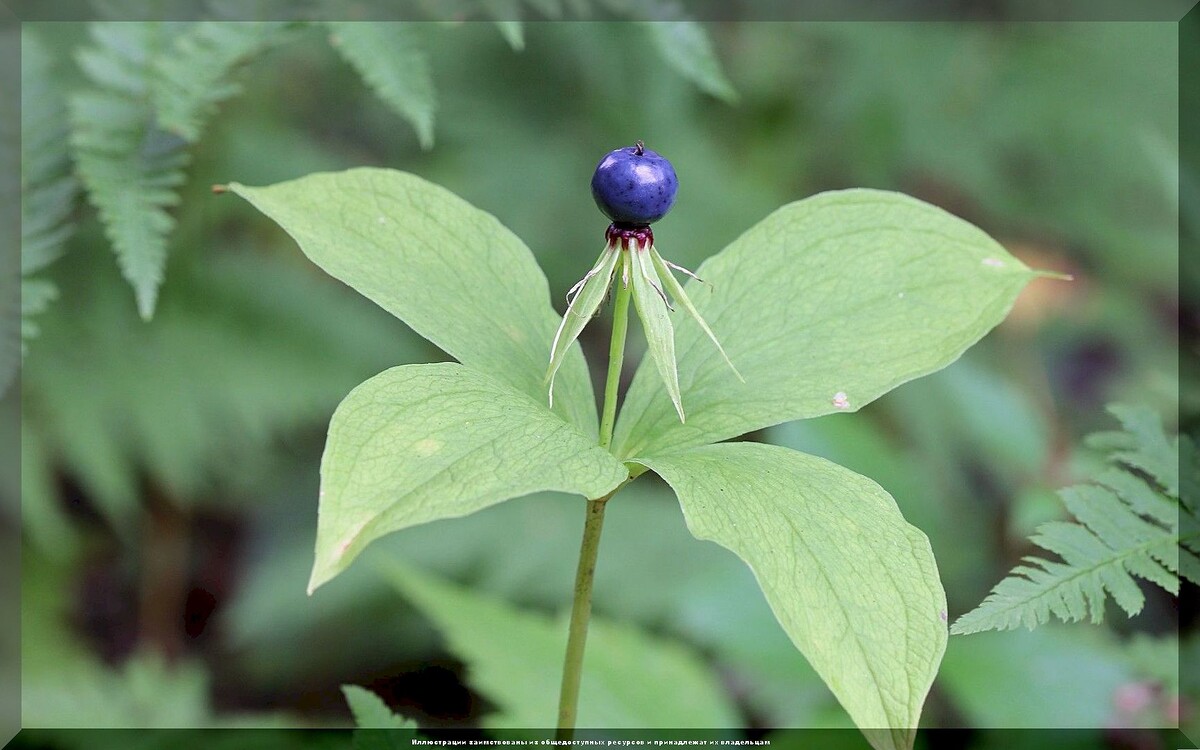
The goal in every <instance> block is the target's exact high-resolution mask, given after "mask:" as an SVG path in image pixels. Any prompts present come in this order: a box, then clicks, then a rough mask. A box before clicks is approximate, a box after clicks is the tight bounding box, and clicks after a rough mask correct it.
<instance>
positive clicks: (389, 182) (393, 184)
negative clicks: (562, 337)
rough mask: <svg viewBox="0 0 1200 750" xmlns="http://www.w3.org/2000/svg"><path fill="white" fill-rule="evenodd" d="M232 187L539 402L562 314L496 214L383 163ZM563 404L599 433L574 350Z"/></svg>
mask: <svg viewBox="0 0 1200 750" xmlns="http://www.w3.org/2000/svg"><path fill="white" fill-rule="evenodd" d="M230 189H231V190H233V191H234V192H236V193H238V194H239V195H242V196H243V197H244V198H246V199H247V200H249V201H250V202H251V203H252V204H254V206H255V207H256V208H258V209H259V210H260V211H262V212H263V213H265V214H266V215H267V216H269V217H270V218H272V219H273V220H275V221H276V222H277V223H278V224H280V225H281V226H282V227H283V228H284V229H285V230H287V232H288V234H290V235H291V236H292V237H293V238H294V239H295V240H296V241H297V242H298V243H299V244H300V248H301V249H302V250H303V251H304V252H305V253H306V254H307V255H308V257H309V258H310V259H312V261H313V262H314V263H316V264H317V265H319V266H321V268H323V269H325V271H326V272H328V273H329V274H330V275H332V276H334V277H335V278H337V279H339V280H341V281H343V282H344V283H346V284H349V285H350V286H352V287H354V288H355V289H357V290H358V291H359V292H360V293H361V294H363V295H365V296H366V297H367V298H369V299H371V300H372V301H374V302H375V303H377V304H379V305H380V306H381V307H383V308H384V309H385V310H387V311H388V312H390V313H392V314H393V315H395V316H397V317H399V318H400V319H402V320H403V321H404V322H405V323H407V324H408V325H410V326H411V327H412V328H413V329H414V330H415V331H416V332H417V333H419V334H421V335H422V336H425V337H426V338H428V339H429V340H430V341H432V342H433V343H434V344H437V345H438V346H440V347H441V348H442V349H445V350H446V351H447V352H449V353H450V354H451V355H452V356H454V357H455V358H457V359H458V360H459V361H460V362H462V363H463V364H465V365H468V366H470V367H474V368H476V369H478V370H480V371H481V372H486V373H488V374H489V375H492V376H493V377H496V378H498V379H499V380H501V381H503V382H505V383H508V384H509V385H511V386H513V387H514V388H516V389H517V390H519V391H521V392H522V393H525V394H528V395H530V396H531V397H534V398H536V399H538V400H539V401H541V400H543V399H544V398H545V390H544V386H543V382H542V376H543V374H544V373H545V367H546V363H547V362H549V361H550V342H551V339H552V338H553V337H554V331H555V330H556V329H557V327H558V323H559V318H558V315H557V314H555V312H554V309H553V308H552V307H551V306H550V303H549V290H548V288H547V284H546V277H545V276H544V275H543V274H542V271H541V269H540V268H538V265H537V262H536V261H535V260H534V258H533V254H532V253H530V252H529V249H528V248H527V247H525V245H524V243H522V242H521V240H520V239H518V238H517V237H516V235H514V234H513V233H512V232H510V231H508V230H507V229H505V228H504V227H503V226H502V225H501V224H500V223H499V222H498V221H496V219H495V218H494V217H492V216H491V215H490V214H487V213H484V212H483V211H480V210H478V209H476V208H475V207H473V206H471V205H470V204H468V203H466V202H465V201H463V200H462V199H461V198H458V197H457V196H455V195H454V194H453V193H450V192H449V191H448V190H445V189H444V188H441V187H438V186H436V185H434V184H432V183H429V182H426V181H425V180H422V179H421V178H419V177H416V176H414V175H410V174H405V173H403V172H396V171H392V170H386V169H365V168H364V169H353V170H350V171H347V172H341V173H327V174H314V175H309V176H308V177H302V178H300V179H298V180H292V181H289V182H282V183H279V184H277V185H273V186H271V187H265V188H250V187H245V186H243V185H238V184H232V185H230ZM573 349H574V351H572V352H571V353H570V354H568V355H567V359H566V361H565V362H564V363H563V366H562V369H561V370H560V371H559V373H558V380H557V381H556V388H555V392H556V394H557V395H558V397H557V398H556V399H555V401H554V410H555V412H556V413H558V414H562V415H564V416H565V417H566V418H568V419H569V420H570V421H571V422H572V424H574V425H576V426H577V427H579V428H580V429H582V430H583V431H584V433H585V434H587V435H594V434H596V432H597V423H596V422H597V420H596V405H595V400H594V396H593V394H592V383H591V380H590V379H589V377H588V374H587V366H586V364H585V363H584V360H583V356H582V351H581V350H579V349H578V347H573Z"/></svg>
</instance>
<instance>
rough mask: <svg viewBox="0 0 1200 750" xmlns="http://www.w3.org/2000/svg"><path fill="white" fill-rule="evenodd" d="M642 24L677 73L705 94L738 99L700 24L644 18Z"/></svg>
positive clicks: (730, 102) (732, 100) (731, 100)
mask: <svg viewBox="0 0 1200 750" xmlns="http://www.w3.org/2000/svg"><path fill="white" fill-rule="evenodd" d="M643 26H645V28H646V29H647V30H648V32H649V34H650V39H651V40H653V42H654V46H655V47H656V48H657V49H658V54H659V56H660V57H661V58H662V59H663V61H664V62H665V63H666V64H667V65H669V66H670V67H671V68H672V69H673V70H674V71H675V72H676V73H679V74H680V75H681V76H683V77H684V78H686V79H688V80H689V81H691V82H692V83H694V84H696V86H697V87H698V88H699V89H700V90H701V91H704V92H705V93H707V94H712V95H713V96H715V97H717V98H718V99H721V100H723V101H725V102H727V103H729V104H732V103H734V102H736V101H737V98H738V96H737V92H736V91H734V90H733V84H731V83H730V82H729V79H728V78H726V77H725V73H724V72H723V71H722V70H721V61H720V60H718V59H717V55H716V53H715V52H714V51H713V48H712V42H711V41H709V38H708V34H706V33H705V31H704V27H703V26H702V25H700V24H698V23H696V22H695V21H647V22H645V23H643Z"/></svg>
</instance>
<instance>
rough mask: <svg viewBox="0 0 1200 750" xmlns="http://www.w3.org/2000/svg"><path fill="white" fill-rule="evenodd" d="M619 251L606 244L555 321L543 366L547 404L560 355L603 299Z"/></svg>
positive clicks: (559, 363)
mask: <svg viewBox="0 0 1200 750" xmlns="http://www.w3.org/2000/svg"><path fill="white" fill-rule="evenodd" d="M620 254H621V251H620V250H619V249H617V248H616V247H614V246H612V245H608V246H606V247H605V248H604V252H603V253H602V254H601V255H600V260H598V261H597V262H596V265H595V266H594V267H593V268H592V270H590V271H588V273H587V275H586V276H584V277H583V279H582V280H581V281H580V282H579V283H578V284H576V285H575V287H576V289H578V292H577V293H576V294H575V296H574V297H573V298H571V299H570V301H569V303H568V304H567V311H566V313H564V314H563V319H562V323H560V324H559V326H558V331H557V332H556V333H555V334H554V344H553V346H551V348H550V365H549V367H548V368H547V369H546V379H545V382H546V385H547V390H548V391H549V398H550V406H551V407H553V406H554V376H555V375H556V374H557V373H558V368H559V367H560V366H561V365H562V363H563V358H564V357H566V356H567V350H568V349H570V348H571V344H573V343H574V342H575V339H577V338H579V334H580V333H582V332H583V328H584V326H586V325H587V324H588V321H589V320H591V319H592V316H594V315H595V314H596V310H597V309H599V307H600V303H601V302H603V301H604V295H605V294H606V293H607V292H608V285H609V284H610V283H611V282H612V276H613V271H614V270H615V269H616V267H617V259H618V258H619V257H620Z"/></svg>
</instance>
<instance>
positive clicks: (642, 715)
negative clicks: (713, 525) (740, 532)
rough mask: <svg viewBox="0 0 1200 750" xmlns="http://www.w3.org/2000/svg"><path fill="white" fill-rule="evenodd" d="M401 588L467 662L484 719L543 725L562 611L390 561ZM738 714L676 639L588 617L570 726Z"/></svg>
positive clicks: (552, 711)
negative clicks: (525, 604) (539, 608)
mask: <svg viewBox="0 0 1200 750" xmlns="http://www.w3.org/2000/svg"><path fill="white" fill-rule="evenodd" d="M390 572H391V574H392V580H393V581H394V582H395V584H396V585H397V587H398V588H399V589H400V591H401V592H402V593H403V594H404V595H405V596H406V597H407V598H408V599H410V600H411V601H412V602H413V603H414V604H415V605H416V606H417V607H418V608H419V609H420V610H421V611H422V612H423V613H424V614H425V615H426V616H428V617H429V618H430V619H431V620H433V622H434V624H435V625H436V626H437V628H438V630H440V631H441V632H442V634H443V635H444V636H445V638H446V642H447V646H448V647H449V649H450V650H451V651H452V652H453V653H454V654H455V655H456V656H458V657H459V658H460V659H462V660H463V661H465V662H466V663H467V664H468V665H469V669H468V672H467V679H468V680H469V681H470V683H471V685H472V687H474V688H475V689H476V690H478V691H479V692H481V693H483V694H484V695H486V696H487V697H488V698H489V699H490V700H492V701H493V702H495V703H496V705H497V707H498V708H499V715H498V716H493V717H490V718H489V719H488V720H486V721H487V723H488V724H489V725H490V726H493V727H506V728H529V727H545V726H549V725H550V724H551V723H552V722H553V721H554V717H555V716H556V714H557V709H558V691H559V686H560V682H561V679H562V660H563V654H564V653H565V651H566V647H567V620H566V615H565V613H564V616H563V617H559V618H551V617H549V616H546V615H542V614H538V613H535V612H530V611H525V610H520V609H516V608H514V607H512V606H511V605H509V604H507V603H505V602H503V601H500V600H497V599H493V598H491V597H488V596H484V595H480V594H476V593H473V592H471V591H469V590H466V589H463V588H461V587H459V586H454V585H450V584H447V583H443V582H440V581H437V580H434V579H432V578H429V577H427V576H424V575H421V574H418V573H417V572H415V571H413V570H411V569H408V568H402V567H399V566H397V567H396V568H395V569H394V570H392V571H390ZM738 723H739V722H738V717H737V714H736V712H735V710H734V708H733V706H732V705H731V704H730V701H729V699H728V698H727V697H726V696H725V695H724V693H723V692H722V690H721V686H720V683H719V682H718V680H717V678H716V675H715V674H713V672H712V671H711V670H710V669H709V668H708V667H707V666H705V665H704V663H703V662H702V661H701V660H700V657H699V656H698V655H697V654H695V653H694V652H692V651H691V650H689V649H687V648H685V647H684V646H682V645H681V644H678V643H674V642H671V641H666V640H662V639H659V638H656V637H651V636H649V635H647V634H645V633H643V632H641V631H639V630H637V629H635V628H632V627H630V626H627V625H621V624H617V623H615V622H606V621H605V620H603V619H601V618H597V617H593V618H592V620H591V624H590V627H589V629H588V642H587V651H586V652H585V654H584V660H583V682H582V685H581V687H580V697H579V718H578V726H579V727H581V728H584V727H595V728H603V729H618V728H638V729H650V728H667V727H670V728H678V727H687V728H723V727H734V726H737V725H738Z"/></svg>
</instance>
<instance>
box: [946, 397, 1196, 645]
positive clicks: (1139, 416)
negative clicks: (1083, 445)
mask: <svg viewBox="0 0 1200 750" xmlns="http://www.w3.org/2000/svg"><path fill="white" fill-rule="evenodd" d="M1110 411H1111V412H1112V413H1113V414H1114V415H1115V416H1116V417H1117V418H1118V419H1119V420H1120V421H1121V423H1122V426H1123V427H1124V431H1122V432H1109V433H1100V434H1099V435H1095V436H1091V437H1090V438H1089V439H1088V443H1089V444H1090V445H1093V446H1103V447H1104V448H1105V449H1106V450H1107V451H1108V452H1109V462H1110V464H1111V465H1110V466H1109V467H1107V468H1106V469H1105V470H1103V471H1102V472H1101V473H1100V474H1098V475H1097V476H1096V477H1095V478H1094V481H1093V482H1092V483H1090V484H1083V485H1076V486H1073V487H1068V488H1066V489H1063V490H1061V491H1060V492H1059V496H1060V497H1062V499H1063V501H1064V503H1065V504H1066V507H1067V509H1068V510H1069V511H1070V512H1071V513H1072V515H1074V516H1075V519H1076V520H1075V521H1074V522H1063V521H1052V522H1050V523H1046V524H1043V525H1042V526H1040V527H1039V528H1038V530H1037V533H1036V534H1035V535H1034V536H1033V537H1032V539H1031V541H1032V542H1034V543H1035V544H1037V545H1038V546H1039V547H1041V548H1043V549H1045V550H1048V551H1050V552H1053V553H1055V554H1056V555H1058V556H1059V557H1060V558H1061V559H1062V561H1061V562H1059V561H1054V560H1047V559H1044V558H1040V557H1026V558H1025V559H1024V562H1025V563H1026V564H1024V565H1019V566H1017V567H1016V568H1014V569H1013V571H1012V572H1011V573H1010V574H1009V576H1008V577H1007V578H1005V579H1004V580H1003V581H1001V582H1000V583H999V584H997V585H996V587H995V588H994V589H992V592H991V593H990V594H989V595H988V597H987V598H986V599H984V601H983V603H982V604H980V605H979V606H978V607H976V608H975V609H974V610H972V611H971V612H968V613H967V614H965V615H963V616H962V617H960V618H959V619H958V620H957V621H956V622H955V623H954V626H953V627H952V628H951V629H950V630H951V632H952V633H957V634H962V633H975V632H979V631H982V630H1010V629H1012V628H1015V627H1017V626H1018V625H1025V626H1026V627H1028V628H1031V629H1032V628H1033V627H1035V626H1037V625H1040V624H1042V623H1045V622H1046V621H1047V620H1049V619H1050V617H1051V616H1054V617H1057V618H1058V619H1061V620H1064V621H1078V620H1082V619H1083V618H1085V617H1088V616H1090V617H1091V620H1092V622H1093V623H1098V622H1100V621H1101V620H1102V618H1103V616H1104V606H1105V603H1106V602H1107V600H1108V597H1109V596H1111V597H1112V598H1113V600H1114V601H1116V603H1117V604H1118V605H1119V606H1120V607H1121V609H1123V610H1125V612H1126V613H1127V614H1128V615H1129V616H1130V617H1132V616H1134V615H1136V614H1137V613H1138V612H1140V611H1141V609H1142V606H1143V605H1144V604H1145V596H1144V595H1143V594H1142V591H1141V589H1140V588H1139V587H1138V584H1137V582H1136V581H1135V580H1134V578H1135V577H1136V578H1141V579H1143V580H1146V581H1149V582H1151V583H1154V584H1156V585H1158V586H1160V587H1161V588H1163V589H1164V590H1166V591H1168V592H1170V593H1172V594H1176V595H1177V594H1178V593H1179V576H1180V575H1183V577H1185V578H1187V579H1189V580H1191V581H1193V582H1197V581H1198V575H1197V574H1198V571H1200V558H1198V557H1197V553H1200V528H1198V523H1197V522H1198V518H1197V516H1196V515H1195V512H1194V509H1192V508H1190V507H1189V506H1188V505H1187V504H1185V503H1183V502H1181V498H1180V491H1179V486H1180V462H1179V456H1180V455H1181V454H1180V449H1181V448H1182V450H1183V455H1185V456H1188V457H1191V456H1193V455H1194V448H1193V446H1192V445H1191V443H1190V441H1188V440H1187V439H1186V438H1183V439H1182V440H1181V439H1179V438H1176V439H1175V440H1171V439H1169V438H1168V437H1167V435H1166V434H1165V432H1164V431H1163V428H1162V424H1161V422H1160V421H1159V419H1158V416H1157V415H1156V414H1154V413H1153V412H1151V411H1150V410H1148V409H1140V408H1134V407H1128V406H1120V405H1114V406H1112V407H1110ZM1193 465H1194V462H1193V461H1191V460H1188V461H1186V462H1185V466H1193Z"/></svg>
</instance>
